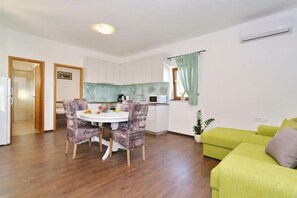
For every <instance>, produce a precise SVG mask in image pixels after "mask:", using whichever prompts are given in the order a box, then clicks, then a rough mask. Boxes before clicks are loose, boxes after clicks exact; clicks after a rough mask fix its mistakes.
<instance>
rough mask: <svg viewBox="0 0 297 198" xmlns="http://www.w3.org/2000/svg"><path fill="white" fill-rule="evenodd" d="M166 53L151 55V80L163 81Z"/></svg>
mask: <svg viewBox="0 0 297 198" xmlns="http://www.w3.org/2000/svg"><path fill="white" fill-rule="evenodd" d="M164 60H165V55H164V54H158V55H155V56H152V57H151V72H152V73H151V82H163V67H164Z"/></svg>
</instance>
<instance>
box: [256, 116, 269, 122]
mask: <svg viewBox="0 0 297 198" xmlns="http://www.w3.org/2000/svg"><path fill="white" fill-rule="evenodd" d="M255 122H261V123H266V122H267V118H263V117H256V118H255Z"/></svg>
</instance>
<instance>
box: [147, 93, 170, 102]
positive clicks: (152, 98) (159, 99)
mask: <svg viewBox="0 0 297 198" xmlns="http://www.w3.org/2000/svg"><path fill="white" fill-rule="evenodd" d="M149 102H150V103H159V104H164V103H167V96H166V95H158V96H157V95H150V97H149Z"/></svg>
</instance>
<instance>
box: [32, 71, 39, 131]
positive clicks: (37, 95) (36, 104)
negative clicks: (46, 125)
mask: <svg viewBox="0 0 297 198" xmlns="http://www.w3.org/2000/svg"><path fill="white" fill-rule="evenodd" d="M34 76H35V96H34V106H35V108H34V109H35V120H34V128H35V130H37V131H39V132H40V131H41V125H40V123H41V122H40V119H41V118H40V106H41V105H40V102H41V100H40V98H41V77H40V76H41V75H40V66H36V67H35V69H34Z"/></svg>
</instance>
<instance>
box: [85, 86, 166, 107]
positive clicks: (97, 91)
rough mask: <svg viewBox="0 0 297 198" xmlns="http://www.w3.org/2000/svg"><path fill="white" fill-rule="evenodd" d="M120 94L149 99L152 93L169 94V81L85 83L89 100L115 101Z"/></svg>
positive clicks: (138, 98)
mask: <svg viewBox="0 0 297 198" xmlns="http://www.w3.org/2000/svg"><path fill="white" fill-rule="evenodd" d="M118 94H124V95H126V96H129V97H130V99H131V100H148V98H149V96H150V95H167V98H168V94H169V83H166V82H161V83H146V84H133V85H106V84H94V83H84V98H86V99H87V100H88V101H89V102H114V101H117V97H118Z"/></svg>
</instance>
